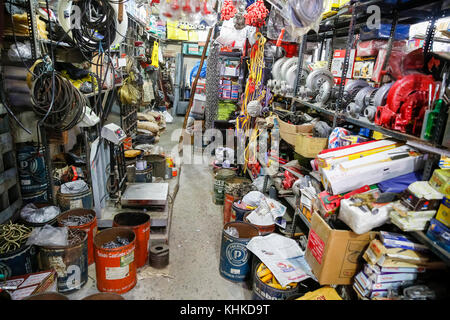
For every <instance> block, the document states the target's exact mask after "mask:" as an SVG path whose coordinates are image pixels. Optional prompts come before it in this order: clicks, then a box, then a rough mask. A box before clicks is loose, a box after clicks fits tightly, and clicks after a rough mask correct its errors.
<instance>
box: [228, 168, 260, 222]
mask: <svg viewBox="0 0 450 320" xmlns="http://www.w3.org/2000/svg"><path fill="white" fill-rule="evenodd" d="M252 190H253V187H252V181H251V180H250V179H247V178H242V177H233V178H230V179H227V180H226V181H225V188H224V193H225V198H224V199H225V200H224V201H225V202H224V205H223V224H224V225H225V224H227V223H228V222H233V221H242V217H241V219H240V220H238V219H237V218H236V215H235V213H236V212H235V211H233V210H232V206H233V203H234V202H235V201H237V200H240V199H242V197H243V196H244V195H246V194H247V193H249V192H250V191H252Z"/></svg>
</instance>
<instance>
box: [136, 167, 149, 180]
mask: <svg viewBox="0 0 450 320" xmlns="http://www.w3.org/2000/svg"><path fill="white" fill-rule="evenodd" d="M134 182H152V167H151V166H150V167H148V168H147V169H145V170H137V169H136V173H135V178H134Z"/></svg>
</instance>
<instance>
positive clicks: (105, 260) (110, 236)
mask: <svg viewBox="0 0 450 320" xmlns="http://www.w3.org/2000/svg"><path fill="white" fill-rule="evenodd" d="M117 237H122V238H126V239H127V240H128V241H129V242H130V243H129V244H127V245H124V246H121V247H118V248H112V249H108V248H102V246H103V245H104V244H105V243H107V242H110V241H114V240H116V238H117ZM135 239H136V236H135V234H134V231H133V230H131V229H129V228H122V227H116V228H109V229H106V230H103V231H101V232H99V233H97V235H96V236H95V237H94V258H95V272H96V276H97V289H98V290H99V291H101V292H114V293H118V294H122V293H125V292H128V291H130V290H131V289H132V288H134V286H135V285H136V282H137V276H136V262H135V260H134V252H135Z"/></svg>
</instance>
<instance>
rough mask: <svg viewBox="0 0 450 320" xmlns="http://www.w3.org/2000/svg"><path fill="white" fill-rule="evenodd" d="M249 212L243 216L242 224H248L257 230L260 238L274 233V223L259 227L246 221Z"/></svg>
mask: <svg viewBox="0 0 450 320" xmlns="http://www.w3.org/2000/svg"><path fill="white" fill-rule="evenodd" d="M250 213H251V212H248V213H246V214H245V215H244V222H247V223H250V224H251V225H252V226H255V227H256V228H258V230H259V233H260V234H261V235H262V236H265V235H268V234H269V233H272V232H274V231H275V223H273V224H269V225H266V226H261V225H257V224H253V223H251V222H250V221H248V220H247V216H248V215H249V214H250Z"/></svg>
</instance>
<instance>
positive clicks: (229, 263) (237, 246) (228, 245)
mask: <svg viewBox="0 0 450 320" xmlns="http://www.w3.org/2000/svg"><path fill="white" fill-rule="evenodd" d="M229 227H233V228H236V229H237V231H238V233H239V237H234V236H232V235H230V234H228V233H227V232H226V231H225V230H226V229H227V228H229ZM256 236H259V231H258V229H257V228H256V227H255V226H252V225H251V224H249V223H246V222H236V221H234V222H229V223H227V224H226V225H225V226H224V227H223V231H222V244H221V247H220V266H219V272H220V275H221V276H222V277H224V278H225V279H227V280H230V281H235V282H243V281H245V280H247V279H248V278H249V276H250V273H251V266H250V261H251V259H250V254H251V252H250V251H249V250H247V243H249V241H250V240H251V239H252V238H253V237H256Z"/></svg>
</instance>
